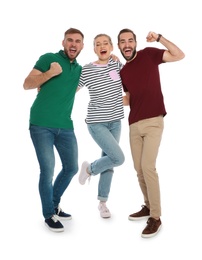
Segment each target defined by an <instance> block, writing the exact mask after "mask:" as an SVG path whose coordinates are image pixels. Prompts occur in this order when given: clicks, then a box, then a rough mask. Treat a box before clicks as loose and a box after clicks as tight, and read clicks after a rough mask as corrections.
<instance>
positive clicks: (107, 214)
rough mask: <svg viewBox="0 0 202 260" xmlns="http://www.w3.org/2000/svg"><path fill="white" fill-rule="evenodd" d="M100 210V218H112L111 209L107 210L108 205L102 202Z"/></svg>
mask: <svg viewBox="0 0 202 260" xmlns="http://www.w3.org/2000/svg"><path fill="white" fill-rule="evenodd" d="M98 209H99V211H100V216H101V217H102V218H110V217H111V213H110V211H109V209H108V208H107V206H106V203H104V202H100V204H99V206H98Z"/></svg>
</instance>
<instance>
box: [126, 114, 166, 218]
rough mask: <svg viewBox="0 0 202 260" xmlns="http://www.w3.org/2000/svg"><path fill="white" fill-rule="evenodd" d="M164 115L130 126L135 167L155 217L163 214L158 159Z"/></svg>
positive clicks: (146, 199) (151, 212) (146, 201)
mask: <svg viewBox="0 0 202 260" xmlns="http://www.w3.org/2000/svg"><path fill="white" fill-rule="evenodd" d="M163 127H164V125H163V117H162V116H159V117H154V118H150V119H145V120H141V121H139V122H137V123H135V124H133V125H131V127H130V132H131V133H130V137H131V141H130V142H131V150H132V156H133V160H134V167H135V169H136V171H137V177H138V181H139V185H140V188H141V190H142V193H143V196H144V200H145V204H146V205H147V207H148V208H150V214H151V216H152V217H154V218H158V217H160V216H161V201H160V187H159V177H158V174H157V171H156V159H157V156H158V150H159V146H160V142H161V138H162V133H163Z"/></svg>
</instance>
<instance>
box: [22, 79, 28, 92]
mask: <svg viewBox="0 0 202 260" xmlns="http://www.w3.org/2000/svg"><path fill="white" fill-rule="evenodd" d="M23 88H24V89H25V90H27V89H29V86H28V85H27V84H26V81H24V83H23Z"/></svg>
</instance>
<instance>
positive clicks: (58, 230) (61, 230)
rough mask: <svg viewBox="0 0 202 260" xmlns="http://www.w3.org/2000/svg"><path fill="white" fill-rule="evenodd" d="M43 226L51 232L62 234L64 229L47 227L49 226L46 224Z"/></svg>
mask: <svg viewBox="0 0 202 260" xmlns="http://www.w3.org/2000/svg"><path fill="white" fill-rule="evenodd" d="M45 225H46V226H47V228H48V229H49V230H51V231H53V232H63V231H64V230H65V229H64V228H51V227H49V225H48V224H47V223H45Z"/></svg>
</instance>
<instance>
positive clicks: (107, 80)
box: [79, 59, 124, 124]
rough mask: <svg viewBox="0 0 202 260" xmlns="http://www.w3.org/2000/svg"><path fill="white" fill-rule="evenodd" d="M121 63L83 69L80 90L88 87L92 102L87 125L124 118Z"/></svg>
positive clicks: (89, 66)
mask: <svg viewBox="0 0 202 260" xmlns="http://www.w3.org/2000/svg"><path fill="white" fill-rule="evenodd" d="M122 67H123V65H122V64H121V63H120V62H117V61H114V60H112V59H110V60H109V62H108V64H106V65H100V64H95V63H89V64H87V65H85V66H83V68H82V73H81V76H80V81H79V88H83V87H87V88H88V91H89V95H90V101H89V104H88V108H87V116H86V123H89V124H90V123H100V122H109V121H115V120H119V119H122V118H124V109H123V98H122V96H123V94H122V93H123V92H122V91H123V87H122V82H121V78H120V70H121V68H122Z"/></svg>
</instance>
